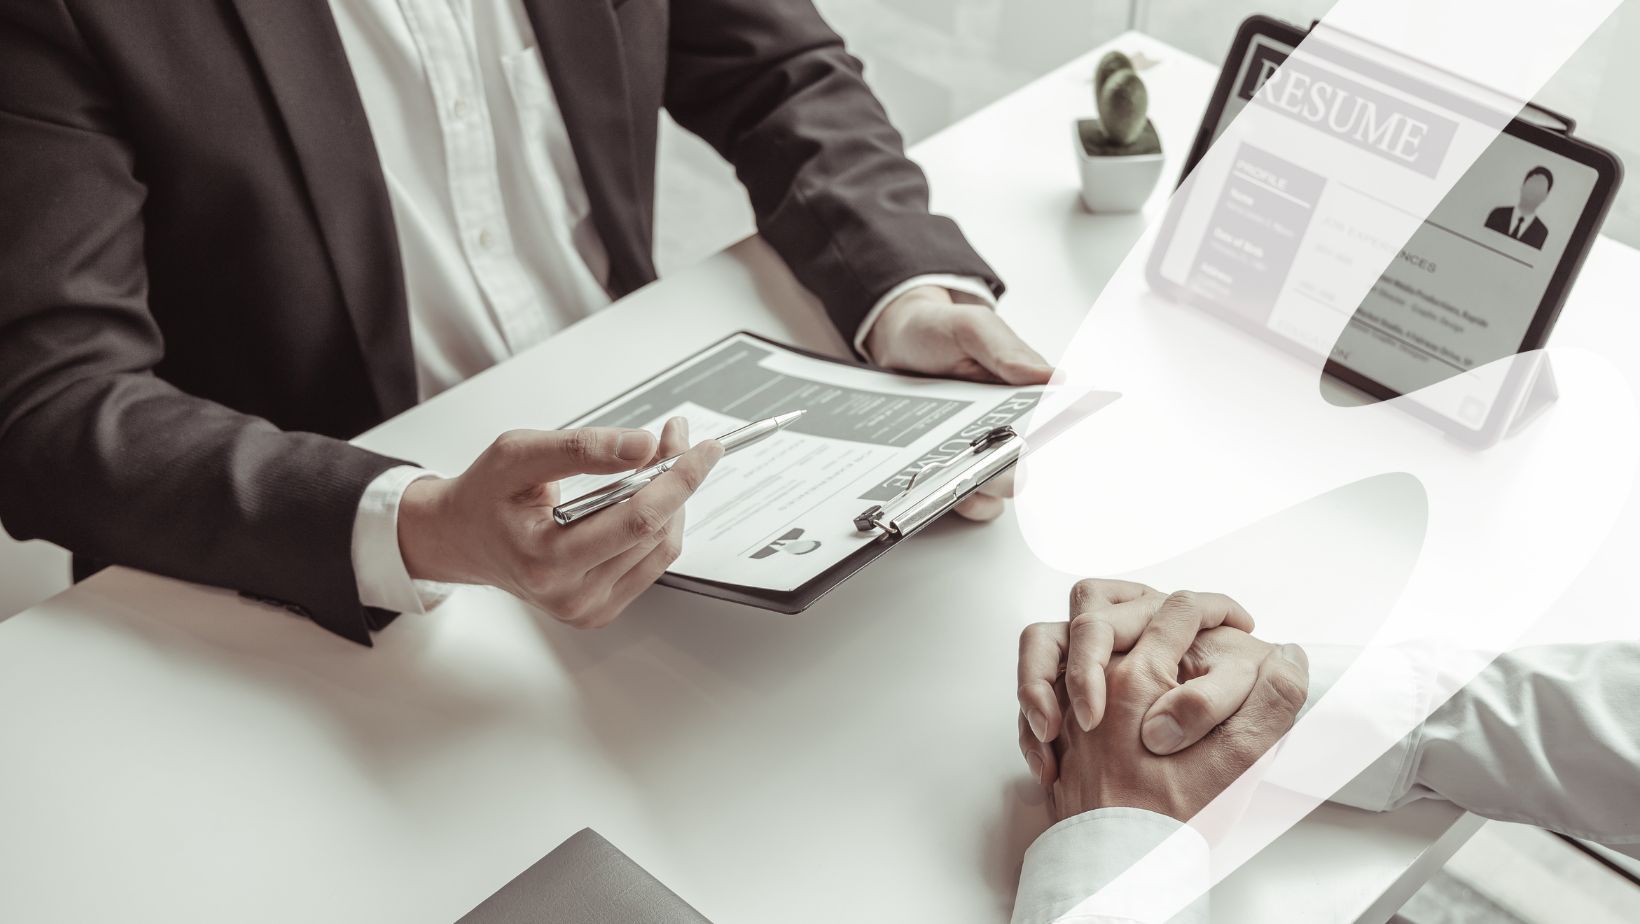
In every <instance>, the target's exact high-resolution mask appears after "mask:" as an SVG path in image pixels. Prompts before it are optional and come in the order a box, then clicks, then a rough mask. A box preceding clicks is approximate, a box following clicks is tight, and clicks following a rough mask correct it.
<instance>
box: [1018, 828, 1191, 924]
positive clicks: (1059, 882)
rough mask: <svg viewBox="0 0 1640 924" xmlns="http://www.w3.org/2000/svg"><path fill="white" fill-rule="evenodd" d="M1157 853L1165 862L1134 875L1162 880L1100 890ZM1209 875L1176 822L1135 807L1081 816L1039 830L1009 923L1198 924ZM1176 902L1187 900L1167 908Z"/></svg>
mask: <svg viewBox="0 0 1640 924" xmlns="http://www.w3.org/2000/svg"><path fill="white" fill-rule="evenodd" d="M1157 848H1161V850H1162V851H1163V852H1164V853H1165V856H1163V857H1157V858H1154V859H1153V860H1151V861H1148V862H1146V864H1145V867H1144V869H1142V870H1139V871H1136V874H1137V875H1139V876H1140V877H1141V879H1142V878H1143V877H1147V876H1149V875H1150V874H1151V872H1152V871H1155V872H1156V873H1157V874H1160V875H1161V876H1162V877H1163V880H1164V881H1158V882H1154V883H1149V882H1144V881H1129V882H1123V883H1120V884H1119V885H1118V887H1117V888H1114V889H1109V890H1107V889H1106V887H1107V886H1110V885H1111V884H1112V883H1115V882H1117V880H1118V879H1119V878H1121V877H1122V876H1123V874H1124V873H1126V872H1127V871H1128V869H1129V868H1130V867H1132V866H1134V864H1136V863H1138V862H1139V861H1141V860H1143V859H1145V858H1146V857H1147V856H1148V855H1150V854H1151V853H1152V851H1155V850H1157ZM1158 860H1159V861H1162V862H1157V861H1158ZM1210 875H1211V870H1210V867H1209V856H1208V847H1207V841H1206V839H1204V838H1203V837H1202V836H1201V835H1200V834H1199V833H1197V832H1196V830H1195V829H1194V828H1191V827H1189V826H1188V825H1186V824H1184V823H1183V822H1180V821H1178V820H1176V819H1173V818H1169V817H1167V816H1166V815H1160V814H1157V813H1156V812H1148V811H1145V810H1144V809H1137V808H1103V809H1097V810H1095V811H1092V812H1084V813H1083V814H1081V815H1075V816H1073V817H1070V818H1067V819H1065V820H1064V821H1061V822H1059V823H1058V824H1056V825H1054V826H1053V827H1051V828H1049V829H1048V830H1046V831H1044V832H1042V835H1041V836H1040V837H1038V838H1037V839H1036V842H1035V843H1033V844H1032V845H1031V847H1030V849H1029V850H1027V851H1025V865H1024V868H1023V869H1021V870H1020V874H1019V894H1018V896H1017V897H1016V898H1015V900H1014V916H1013V924H1049V922H1058V921H1064V922H1076V924H1163V922H1164V921H1172V922H1175V924H1200V922H1205V921H1206V920H1207V889H1208V887H1209V885H1210ZM1180 896H1190V897H1191V898H1192V899H1193V900H1192V901H1191V903H1190V904H1189V905H1187V906H1185V907H1184V908H1183V910H1182V911H1181V910H1177V909H1175V908H1173V907H1172V905H1174V904H1176V903H1177V900H1178V898H1179V897H1180Z"/></svg>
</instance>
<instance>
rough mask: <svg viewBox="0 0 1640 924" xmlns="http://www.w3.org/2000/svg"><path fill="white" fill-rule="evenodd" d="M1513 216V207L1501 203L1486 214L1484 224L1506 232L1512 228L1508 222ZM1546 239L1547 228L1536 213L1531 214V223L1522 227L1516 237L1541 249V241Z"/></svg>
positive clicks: (1547, 235)
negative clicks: (1518, 235)
mask: <svg viewBox="0 0 1640 924" xmlns="http://www.w3.org/2000/svg"><path fill="white" fill-rule="evenodd" d="M1514 217H1515V207H1514V206H1512V205H1502V206H1499V207H1497V208H1495V209H1493V210H1492V212H1491V214H1489V215H1487V216H1486V226H1487V227H1488V228H1491V229H1492V230H1493V231H1496V232H1498V233H1499V234H1508V233H1509V232H1510V231H1512V230H1514V229H1512V228H1510V227H1509V223H1510V222H1511V221H1513V220H1514ZM1548 239H1549V229H1548V227H1547V226H1545V225H1544V224H1543V221H1542V219H1540V218H1538V217H1537V216H1536V215H1533V216H1532V223H1531V224H1529V225H1527V226H1526V227H1524V228H1522V229H1521V231H1520V237H1518V238H1516V240H1518V241H1520V242H1521V243H1522V244H1526V245H1528V246H1531V247H1536V248H1537V249H1539V250H1542V249H1543V242H1544V241H1546V240H1548Z"/></svg>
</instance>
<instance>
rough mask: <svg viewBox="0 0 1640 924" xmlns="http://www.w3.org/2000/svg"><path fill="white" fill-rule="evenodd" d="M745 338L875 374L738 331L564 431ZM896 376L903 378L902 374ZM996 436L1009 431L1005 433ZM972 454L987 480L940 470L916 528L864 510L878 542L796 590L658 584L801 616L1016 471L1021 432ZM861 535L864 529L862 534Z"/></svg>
mask: <svg viewBox="0 0 1640 924" xmlns="http://www.w3.org/2000/svg"><path fill="white" fill-rule="evenodd" d="M742 338H745V339H751V340H755V341H758V342H760V343H764V344H767V345H768V346H770V347H772V348H774V349H777V350H782V351H785V352H788V353H794V354H797V355H799V356H803V357H805V358H808V359H814V360H819V361H821V362H826V363H831V364H833V365H838V366H850V367H853V368H857V369H873V367H872V366H870V365H867V364H866V363H862V362H858V361H855V360H850V359H839V358H837V357H835V356H828V355H826V354H824V353H817V352H815V351H813V350H806V349H803V348H802V347H795V346H791V345H789V344H784V343H780V342H779V341H776V340H772V339H770V338H768V337H764V336H762V335H761V334H756V333H753V332H751V331H746V330H742V331H736V332H734V333H732V334H729V335H728V336H726V337H723V338H722V339H720V340H717V341H715V342H713V343H712V344H710V345H708V346H706V347H705V348H703V349H701V350H698V351H696V352H694V353H692V354H690V355H689V356H687V357H684V358H683V359H680V360H679V361H677V362H675V363H673V364H672V365H670V366H668V367H666V368H665V369H662V370H660V371H659V372H657V373H655V374H654V375H652V376H650V377H649V378H647V379H645V380H643V381H642V382H639V383H638V384H636V385H634V386H632V387H631V388H629V389H627V390H626V391H625V392H624V393H622V394H621V395H618V396H616V397H614V398H612V399H609V400H606V401H603V402H600V403H599V404H598V405H597V406H595V407H593V408H590V409H588V410H587V411H586V412H585V413H582V414H578V415H576V416H575V417H574V418H571V421H572V423H571V424H566V426H572V425H573V422H574V421H579V420H583V419H585V418H587V417H589V416H591V415H592V414H595V413H597V412H598V411H599V410H600V409H602V408H607V407H610V406H612V405H615V404H618V403H619V402H620V401H622V400H623V399H624V398H625V397H626V396H628V395H632V394H636V393H641V392H643V391H644V390H645V389H646V388H648V387H649V386H651V385H654V384H655V383H657V382H660V381H661V380H663V379H665V378H667V377H668V376H671V375H672V374H673V373H675V372H677V371H679V370H681V369H683V368H685V367H687V366H689V365H691V364H692V363H695V362H697V361H699V360H700V359H701V358H702V357H705V356H707V355H708V354H711V353H713V352H714V351H717V350H719V349H721V348H722V347H723V346H724V345H725V344H728V343H729V342H731V341H733V340H736V339H742ZM875 371H881V370H875ZM895 374H896V375H901V374H902V373H895ZM998 431H1007V432H1006V433H1002V432H998ZM982 441H983V442H982ZM970 449H971V450H973V455H972V460H973V461H974V463H976V464H977V463H979V462H980V461H982V460H983V461H986V462H988V463H990V464H988V465H987V466H986V477H984V478H974V477H969V476H971V475H972V474H973V473H974V468H973V466H972V465H969V464H956V465H950V466H944V467H941V469H940V470H939V471H938V473H937V478H936V480H935V481H934V482H933V483H932V484H922V485H919V490H925V489H926V490H929V493H930V494H936V493H940V492H941V491H942V490H943V491H945V493H943V494H942V495H941V500H942V503H940V504H939V505H938V507H937V509H933V510H930V511H928V512H927V515H925V516H921V517H919V518H918V519H917V520H916V521H915V522H913V523H909V524H906V525H905V528H896V526H897V525H898V524H894V523H891V522H890V521H891V520H892V519H893V517H892V513H893V511H892V510H885V509H884V508H883V506H882V505H873V506H868V507H867V508H866V509H864V510H862V511H861V514H860V517H857V518H856V526H857V528H863V527H865V526H866V525H867V523H866V520H867V518H873V519H872V520H871V523H870V527H871V529H872V531H874V532H876V533H877V536H876V538H875V539H873V540H871V541H870V542H869V543H867V544H866V545H863V546H861V547H860V548H858V549H856V550H854V551H853V552H850V553H849V554H848V556H847V557H845V558H843V559H842V560H841V561H838V562H837V563H836V564H833V565H832V566H831V567H829V568H827V569H826V570H825V571H822V572H820V573H819V574H817V575H815V576H814V577H812V578H810V579H809V580H807V581H806V582H804V583H803V584H801V585H800V586H798V587H797V588H795V589H793V590H768V589H765V588H761V587H750V586H747V585H744V584H731V583H726V582H722V581H710V580H706V579H703V578H695V577H688V576H685V575H681V574H674V573H672V572H670V571H668V572H666V573H665V574H663V575H662V576H661V578H660V580H658V581H657V582H656V583H658V584H660V585H661V586H663V587H672V588H675V589H678V590H686V591H689V592H690V593H697V594H701V595H703V596H707V597H713V598H716V599H718V600H726V601H728V602H730V603H739V604H742V605H744V606H752V607H757V608H758V609H763V610H771V611H773V612H776V613H783V614H786V615H794V614H797V613H801V612H803V611H804V610H806V609H808V608H809V607H811V606H813V605H814V604H815V603H816V602H818V601H819V600H820V598H822V597H824V596H825V595H826V594H828V593H831V591H832V590H834V589H836V588H837V587H838V586H839V585H841V584H842V583H843V582H845V581H847V580H848V579H849V578H851V577H853V576H854V575H855V574H857V573H858V572H859V571H860V570H861V569H862V568H864V567H865V566H867V565H869V564H871V563H872V562H874V561H876V560H877V559H878V558H880V557H881V556H882V555H883V554H884V553H886V552H888V550H889V549H892V548H894V547H895V546H897V545H899V544H900V543H901V542H903V541H905V540H906V539H909V538H910V537H912V536H914V535H916V533H917V532H919V531H920V530H921V529H922V528H923V527H924V526H926V525H927V524H928V523H931V522H933V521H934V520H936V519H938V518H939V517H940V516H942V515H944V514H945V513H947V512H949V511H950V509H951V508H952V507H955V506H956V505H957V504H958V503H959V502H961V501H962V500H963V499H964V498H966V497H968V496H969V495H970V494H972V493H973V492H974V491H976V490H978V489H979V487H980V486H981V485H983V484H985V482H987V481H989V480H990V479H991V478H994V477H996V476H997V475H1000V474H1002V473H1003V472H1006V471H1008V470H1010V469H1012V468H1013V467H1014V464H1015V463H1016V462H1017V460H1018V458H1019V455H1020V454H1021V453H1022V452H1023V450H1024V441H1023V439H1022V438H1020V437H1019V435H1018V433H1017V432H1015V431H1013V430H1012V428H1009V427H999V428H995V429H993V430H991V431H989V432H987V433H986V434H984V435H983V436H982V437H981V438H980V439H975V440H974V442H973V444H971V446H970ZM992 453H1004V454H1005V456H997V455H992ZM1003 462H1006V464H1002V463H1003ZM919 477H920V476H919ZM914 480H915V479H914ZM867 503H868V502H865V501H862V505H865V504H867ZM862 531H864V530H863V529H862Z"/></svg>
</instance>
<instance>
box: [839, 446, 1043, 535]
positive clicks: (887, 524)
mask: <svg viewBox="0 0 1640 924" xmlns="http://www.w3.org/2000/svg"><path fill="white" fill-rule="evenodd" d="M1023 446H1024V440H1023V439H1022V438H1021V437H1020V435H1019V434H1018V433H1017V432H1015V430H1014V428H1013V427H995V428H993V429H991V430H988V431H986V432H985V433H982V434H980V436H979V437H977V438H976V439H975V440H974V441H973V442H971V443H969V444H968V446H967V448H966V449H964V450H963V451H962V452H959V453H957V454H956V455H954V456H952V457H951V458H949V459H943V460H939V461H935V462H929V463H928V464H926V465H924V466H923V467H922V468H920V469H918V470H917V473H916V474H915V475H913V476H911V480H910V481H909V482H908V483H907V484H906V486H905V488H904V489H903V490H901V491H900V492H899V493H898V494H896V495H894V496H893V497H891V498H889V499H888V500H886V501H884V502H883V503H881V504H874V505H872V506H871V507H868V508H866V509H865V510H863V511H861V512H860V515H859V516H857V517H855V518H854V528H855V529H857V530H859V531H860V532H870V531H872V530H874V529H880V530H882V531H884V532H885V533H888V534H890V535H896V536H901V537H904V536H909V535H911V534H912V533H914V532H916V531H917V530H919V529H921V528H922V527H923V526H925V525H927V524H928V523H929V522H930V521H932V520H933V519H934V518H935V517H936V516H938V515H939V514H941V513H944V512H945V510H946V509H948V508H949V507H951V506H952V505H954V504H956V503H957V502H958V501H960V500H962V499H963V498H964V497H967V496H968V495H969V494H971V493H973V491H974V489H976V488H978V487H979V486H980V485H982V484H984V483H985V482H987V481H989V480H990V479H991V478H992V477H994V476H995V475H997V474H998V473H1000V472H1001V471H1003V470H1004V469H1006V468H1008V467H1009V466H1011V465H1013V464H1014V462H1016V461H1018V459H1019V454H1020V452H1021V451H1022V449H1023ZM959 467H960V471H958V472H956V474H954V475H953V476H952V477H951V478H950V479H949V480H947V481H945V482H943V483H941V485H940V488H939V489H937V490H934V491H932V492H930V493H928V494H927V495H925V496H921V497H916V496H914V495H915V492H916V491H917V490H918V489H919V488H921V487H923V486H925V485H927V484H929V483H931V479H930V477H929V476H931V475H933V474H935V473H937V472H944V471H948V470H951V469H954V468H959Z"/></svg>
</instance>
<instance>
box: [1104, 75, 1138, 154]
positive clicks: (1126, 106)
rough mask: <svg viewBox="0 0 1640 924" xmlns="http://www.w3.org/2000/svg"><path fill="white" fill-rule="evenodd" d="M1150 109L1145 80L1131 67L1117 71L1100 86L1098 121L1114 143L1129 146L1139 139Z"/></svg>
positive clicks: (1106, 135) (1108, 138) (1107, 136)
mask: <svg viewBox="0 0 1640 924" xmlns="http://www.w3.org/2000/svg"><path fill="white" fill-rule="evenodd" d="M1149 110H1150V95H1149V94H1148V93H1147V92H1146V91H1145V82H1144V81H1143V80H1141V79H1139V75H1138V74H1135V73H1134V72H1133V71H1131V70H1127V69H1125V68H1124V69H1123V70H1119V71H1116V72H1115V73H1113V74H1111V75H1110V76H1109V77H1106V78H1105V82H1104V83H1102V84H1100V86H1099V124H1100V126H1102V127H1103V128H1104V131H1105V138H1106V139H1107V140H1109V142H1110V143H1111V144H1114V145H1119V146H1121V147H1127V146H1128V145H1130V144H1132V143H1133V142H1135V141H1137V140H1139V133H1140V132H1142V131H1144V128H1145V118H1146V116H1147V115H1148V114H1149Z"/></svg>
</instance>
